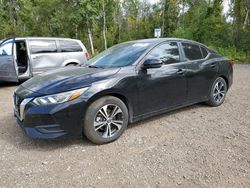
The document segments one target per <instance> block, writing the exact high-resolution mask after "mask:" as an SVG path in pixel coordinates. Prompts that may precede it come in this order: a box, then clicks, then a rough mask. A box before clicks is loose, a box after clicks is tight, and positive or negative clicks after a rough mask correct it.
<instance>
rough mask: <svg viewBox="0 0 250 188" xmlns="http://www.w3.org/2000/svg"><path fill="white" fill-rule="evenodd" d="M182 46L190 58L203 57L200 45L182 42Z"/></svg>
mask: <svg viewBox="0 0 250 188" xmlns="http://www.w3.org/2000/svg"><path fill="white" fill-rule="evenodd" d="M182 47H183V50H184V53H185V55H186V58H187V59H188V60H198V59H203V57H202V53H201V50H200V47H199V46H198V45H195V44H189V43H182Z"/></svg>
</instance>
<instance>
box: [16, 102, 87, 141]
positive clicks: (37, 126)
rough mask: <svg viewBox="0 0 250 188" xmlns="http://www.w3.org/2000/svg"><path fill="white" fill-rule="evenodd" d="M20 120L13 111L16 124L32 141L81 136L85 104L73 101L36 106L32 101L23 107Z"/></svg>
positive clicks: (18, 115)
mask: <svg viewBox="0 0 250 188" xmlns="http://www.w3.org/2000/svg"><path fill="white" fill-rule="evenodd" d="M23 108H24V109H23V112H22V113H23V114H22V118H20V114H18V113H17V112H18V111H17V110H15V111H14V112H15V116H16V118H17V123H18V124H19V125H20V127H21V128H22V129H23V131H24V132H25V133H26V134H27V135H28V136H29V137H30V138H33V139H63V138H69V137H80V136H82V128H83V120H84V114H85V109H86V108H87V102H85V101H84V100H83V99H81V98H78V99H76V100H74V101H70V102H66V103H62V104H56V105H48V106H37V105H35V104H34V103H33V102H32V101H30V102H29V103H27V104H26V105H25V106H24V107H23Z"/></svg>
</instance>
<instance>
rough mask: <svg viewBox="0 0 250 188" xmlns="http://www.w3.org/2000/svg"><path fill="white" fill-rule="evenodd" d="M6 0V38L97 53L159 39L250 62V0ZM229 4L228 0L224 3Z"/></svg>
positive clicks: (2, 19)
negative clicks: (63, 43)
mask: <svg viewBox="0 0 250 188" xmlns="http://www.w3.org/2000/svg"><path fill="white" fill-rule="evenodd" d="M227 2H228V3H227V4H228V10H227V11H226V12H225V11H223V0H158V1H157V0H153V1H150V0H0V28H1V29H0V30H1V32H0V39H2V38H5V37H8V36H13V35H15V36H55V37H70V38H77V39H81V40H82V41H83V43H84V44H85V46H86V47H87V48H88V49H89V51H90V52H91V53H92V54H96V53H98V52H100V51H102V50H104V49H105V48H107V47H110V46H112V45H114V44H117V43H120V42H123V41H128V40H134V39H141V38H152V37H154V28H161V29H162V37H182V38H187V39H192V40H196V41H199V42H202V43H204V44H206V45H208V46H209V47H211V48H213V49H214V50H217V51H218V52H220V53H221V54H223V55H225V56H227V57H228V58H232V59H235V60H238V61H241V62H250V23H249V22H250V21H249V19H250V13H249V10H250V0H227ZM224 4H225V2H224Z"/></svg>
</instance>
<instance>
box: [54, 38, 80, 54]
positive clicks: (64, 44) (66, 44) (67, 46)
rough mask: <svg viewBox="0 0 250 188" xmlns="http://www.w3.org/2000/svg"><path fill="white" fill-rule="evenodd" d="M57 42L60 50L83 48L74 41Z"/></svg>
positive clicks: (78, 49) (73, 50)
mask: <svg viewBox="0 0 250 188" xmlns="http://www.w3.org/2000/svg"><path fill="white" fill-rule="evenodd" d="M59 44H60V47H61V51H62V52H82V51H83V49H82V47H81V46H80V44H79V43H78V42H76V41H70V40H59Z"/></svg>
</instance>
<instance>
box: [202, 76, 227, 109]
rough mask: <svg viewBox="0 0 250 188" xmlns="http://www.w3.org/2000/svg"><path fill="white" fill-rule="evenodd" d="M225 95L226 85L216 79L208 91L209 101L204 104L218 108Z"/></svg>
mask: <svg viewBox="0 0 250 188" xmlns="http://www.w3.org/2000/svg"><path fill="white" fill-rule="evenodd" d="M226 94H227V83H226V81H225V80H224V79H223V78H222V77H219V78H217V79H216V80H215V81H214V83H213V85H212V87H211V90H210V93H209V100H208V101H207V102H206V103H207V104H208V105H210V106H220V105H221V104H222V103H223V102H224V100H225V97H226Z"/></svg>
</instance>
